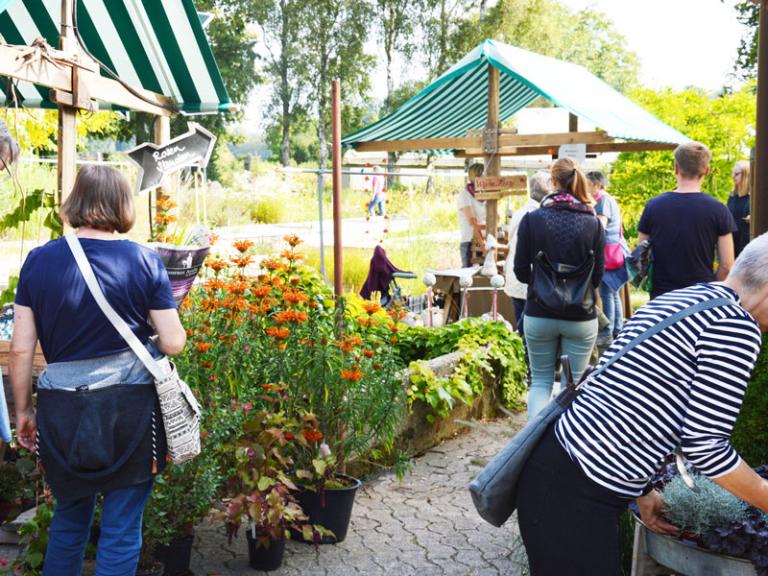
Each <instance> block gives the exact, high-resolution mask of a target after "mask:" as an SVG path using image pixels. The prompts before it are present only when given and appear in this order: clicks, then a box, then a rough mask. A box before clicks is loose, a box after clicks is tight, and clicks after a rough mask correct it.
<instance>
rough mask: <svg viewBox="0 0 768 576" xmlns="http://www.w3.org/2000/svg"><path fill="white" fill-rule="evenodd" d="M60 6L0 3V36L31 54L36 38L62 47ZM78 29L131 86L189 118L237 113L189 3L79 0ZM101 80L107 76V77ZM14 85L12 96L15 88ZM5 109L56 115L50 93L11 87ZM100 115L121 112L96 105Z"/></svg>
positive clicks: (42, 1)
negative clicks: (170, 104) (29, 109)
mask: <svg viewBox="0 0 768 576" xmlns="http://www.w3.org/2000/svg"><path fill="white" fill-rule="evenodd" d="M61 4H62V3H61V0H0V36H2V40H3V41H4V42H5V43H6V44H10V45H17V46H24V45H26V46H30V45H32V44H33V42H34V41H35V40H36V39H37V38H43V39H45V40H46V41H47V42H48V44H49V45H50V46H53V47H58V45H59V34H60V29H61ZM76 6H77V13H76V16H77V29H78V30H79V33H80V36H81V38H82V41H83V44H84V45H85V48H86V49H87V51H88V52H90V53H91V54H92V55H93V56H94V57H95V58H97V59H98V60H100V61H101V62H102V63H103V64H104V65H105V66H106V67H107V68H109V69H110V70H111V71H112V72H114V74H115V75H116V76H117V77H119V78H120V79H121V81H123V82H125V83H126V84H128V85H130V86H132V87H136V88H143V89H145V90H148V91H150V92H153V93H156V94H159V95H163V96H165V97H167V98H169V99H170V100H171V101H172V102H173V103H174V105H175V108H176V109H177V110H178V111H179V112H182V113H186V114H199V113H215V112H219V111H226V110H229V109H230V108H231V107H232V106H233V105H232V103H231V102H230V100H229V96H228V95H227V90H226V88H225V87H224V82H223V81H222V78H221V74H220V72H219V69H218V67H217V65H216V61H215V59H214V57H213V53H212V51H211V48H210V46H209V44H208V40H207V38H206V36H205V32H204V30H203V27H202V25H201V23H200V18H199V17H198V13H197V11H196V10H195V7H194V4H193V3H192V0H163V1H162V2H157V1H147V0H79V1H77V2H76ZM101 74H102V76H108V74H107V73H106V72H105V71H103V70H102V72H101ZM11 85H13V86H14V88H11ZM3 88H4V90H3V91H4V94H2V93H0V105H2V104H3V98H4V99H5V103H7V104H9V105H10V104H11V102H12V99H13V97H14V93H15V97H16V100H17V103H18V104H19V105H21V106H27V107H51V108H55V107H56V104H55V103H53V102H51V101H50V100H49V90H48V88H47V87H44V86H41V85H38V84H34V83H32V82H27V81H24V80H17V81H13V82H11V81H10V80H6V81H5V82H4V85H3ZM99 107H100V108H110V107H118V108H119V107H120V106H118V105H116V104H114V102H109V101H104V100H101V99H99Z"/></svg>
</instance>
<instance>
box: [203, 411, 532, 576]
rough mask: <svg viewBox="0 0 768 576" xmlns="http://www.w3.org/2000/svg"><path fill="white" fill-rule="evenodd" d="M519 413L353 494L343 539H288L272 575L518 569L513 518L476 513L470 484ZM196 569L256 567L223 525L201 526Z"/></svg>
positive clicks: (228, 571)
mask: <svg viewBox="0 0 768 576" xmlns="http://www.w3.org/2000/svg"><path fill="white" fill-rule="evenodd" d="M522 418H523V417H522V416H520V417H516V418H514V419H512V420H508V419H504V420H499V421H495V422H490V423H482V424H479V425H478V427H477V428H473V429H472V430H471V431H470V432H469V433H467V434H464V435H461V436H458V437H457V438H454V439H452V440H449V441H447V442H445V443H443V444H441V445H440V446H437V447H436V448H433V449H432V450H430V451H429V452H427V453H426V454H425V455H424V456H422V457H420V458H418V459H416V460H414V462H413V467H412V469H411V471H410V473H409V474H408V475H407V476H406V477H405V478H404V479H403V480H402V481H398V480H397V478H395V477H394V476H392V475H384V476H382V477H380V478H378V479H375V480H371V481H369V482H366V483H365V484H364V488H363V489H362V490H361V491H360V492H358V494H357V497H356V499H355V507H354V509H353V510H352V523H351V525H350V529H349V533H348V534H347V538H346V540H345V541H344V542H342V543H340V544H336V545H325V546H321V547H320V548H319V550H318V551H317V552H315V549H314V548H313V547H312V546H310V545H307V544H302V543H299V542H289V543H288V545H287V547H286V555H285V561H284V563H283V567H282V568H281V569H280V570H278V571H276V572H272V573H270V574H272V575H274V576H299V575H301V576H336V575H338V576H347V575H349V576H378V575H382V576H383V575H392V576H409V575H416V574H418V575H419V576H438V575H439V576H443V575H446V576H447V575H450V576H496V575H504V576H517V575H520V574H523V570H522V568H521V563H520V560H521V557H522V558H524V556H523V555H522V553H521V551H522V543H521V542H520V540H519V537H518V536H517V533H516V525H515V522H514V521H513V520H510V522H508V523H507V525H505V526H504V527H502V528H494V527H493V526H491V525H489V524H487V523H485V522H484V521H483V520H481V519H480V517H479V516H478V515H477V513H476V512H475V509H474V507H473V505H472V501H471V498H470V496H469V492H468V491H467V485H468V484H469V482H470V480H471V478H473V477H474V476H475V475H476V474H477V473H478V472H479V471H480V470H481V468H482V467H483V466H484V465H485V463H486V462H487V461H488V460H489V459H490V458H491V457H492V456H493V455H495V454H496V452H498V450H499V449H500V448H501V447H502V446H503V445H504V444H505V443H506V442H507V441H508V440H509V438H510V437H511V436H512V435H513V433H514V431H515V430H517V429H518V428H519V427H520V426H521V424H522V422H523V420H522ZM192 571H193V572H194V574H195V575H196V576H214V575H220V576H230V575H234V574H254V575H256V574H266V573H264V572H261V573H257V572H256V571H254V570H251V569H250V568H249V567H248V552H247V548H246V542H245V536H244V535H242V534H241V535H240V537H239V538H238V539H236V540H235V541H233V542H232V544H231V545H228V544H227V541H226V537H225V536H224V530H223V527H222V526H221V525H203V526H199V527H198V528H197V537H196V539H195V549H194V551H193V560H192Z"/></svg>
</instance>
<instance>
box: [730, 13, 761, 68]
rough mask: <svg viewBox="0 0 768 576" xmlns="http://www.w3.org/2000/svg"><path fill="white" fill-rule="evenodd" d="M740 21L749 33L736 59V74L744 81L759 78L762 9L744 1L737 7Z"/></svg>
mask: <svg viewBox="0 0 768 576" xmlns="http://www.w3.org/2000/svg"><path fill="white" fill-rule="evenodd" d="M735 9H736V12H737V16H736V18H737V19H738V21H739V22H740V23H741V24H743V25H744V26H746V27H747V31H746V33H745V34H744V36H743V37H742V39H741V42H740V43H739V51H738V56H737V58H736V72H737V74H738V75H739V76H741V77H742V78H744V79H750V78H755V77H756V76H757V49H758V35H757V31H758V26H759V24H760V7H759V6H758V5H757V4H754V3H753V2H752V1H751V0H742V1H740V2H739V3H738V4H736V6H735Z"/></svg>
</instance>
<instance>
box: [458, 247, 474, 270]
mask: <svg viewBox="0 0 768 576" xmlns="http://www.w3.org/2000/svg"><path fill="white" fill-rule="evenodd" d="M459 252H461V267H462V268H469V267H470V266H472V242H471V241H470V242H462V243H461V244H459Z"/></svg>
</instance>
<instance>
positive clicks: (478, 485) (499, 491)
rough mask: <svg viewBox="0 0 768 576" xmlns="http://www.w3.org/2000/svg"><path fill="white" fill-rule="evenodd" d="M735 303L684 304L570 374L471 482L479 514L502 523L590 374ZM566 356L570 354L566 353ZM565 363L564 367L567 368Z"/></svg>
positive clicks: (723, 301)
mask: <svg viewBox="0 0 768 576" xmlns="http://www.w3.org/2000/svg"><path fill="white" fill-rule="evenodd" d="M728 304H733V301H731V300H728V299H727V298H715V299H713V300H706V301H704V302H699V303H698V304H696V305H694V306H691V307H689V308H685V309H683V310H680V311H679V312H676V313H675V314H672V315H671V316H669V317H667V318H665V319H664V320H662V321H661V322H659V323H658V324H656V325H655V326H652V327H651V328H649V329H648V330H646V331H645V332H642V333H641V334H638V335H637V336H635V337H634V338H633V339H632V340H631V341H629V342H628V343H627V344H625V345H624V347H623V348H621V350H619V351H618V352H616V353H615V354H614V355H613V356H611V358H610V359H609V360H608V361H607V362H606V363H605V364H603V365H602V366H600V367H599V368H597V369H595V370H590V369H589V368H587V370H585V371H584V374H582V376H581V379H580V380H579V382H578V384H576V385H573V383H572V381H571V379H570V378H568V382H569V385H568V386H567V387H566V389H565V390H563V391H562V392H560V394H558V395H557V397H556V398H555V399H554V400H552V401H551V402H550V403H549V404H547V405H546V406H545V407H544V409H543V410H542V411H541V412H539V413H538V414H537V415H536V416H535V417H534V419H533V420H532V421H531V422H529V423H528V424H527V425H526V426H525V428H523V429H522V430H521V431H520V432H518V433H517V435H516V436H515V437H514V438H512V440H511V441H510V442H509V444H507V445H506V446H505V447H504V448H503V449H502V450H501V452H499V453H498V454H497V455H496V456H495V457H494V459H493V460H491V461H490V462H489V463H488V465H487V466H486V467H485V468H483V471H482V472H480V474H478V475H477V478H475V479H474V480H473V481H472V483H471V484H470V485H469V492H470V493H471V494H472V502H473V503H474V505H475V508H477V512H478V514H480V516H481V517H482V518H483V519H484V520H485V521H486V522H488V523H489V524H493V525H494V526H501V525H502V524H504V522H506V521H507V519H508V518H509V517H510V516H511V515H512V513H513V512H514V511H515V509H516V508H517V497H518V494H517V482H518V480H519V478H520V474H521V473H522V471H523V469H524V468H525V463H526V461H527V460H528V457H529V456H530V455H531V453H532V452H533V450H534V448H536V446H537V445H538V443H539V441H540V440H541V438H542V437H543V436H544V433H545V432H546V431H547V429H548V428H549V426H550V425H551V424H552V423H553V422H554V421H555V420H557V419H558V418H559V417H560V416H561V415H562V414H563V412H565V411H566V410H567V409H568V407H569V406H570V405H571V404H573V401H574V400H576V397H577V396H578V395H579V392H580V388H581V385H582V384H583V383H584V382H586V381H587V380H589V379H590V378H592V377H594V376H597V375H598V374H600V373H601V372H602V371H603V370H605V369H606V368H608V366H610V365H611V364H613V363H614V362H615V361H616V360H618V359H619V358H621V357H622V356H624V354H626V353H627V352H628V351H629V350H631V349H632V348H634V347H635V346H637V345H638V344H639V343H640V342H642V341H643V340H645V339H646V338H650V337H651V336H653V335H654V334H657V333H658V332H661V331H662V330H664V328H666V327H667V326H669V325H671V324H674V323H675V322H677V321H678V320H680V319H681V318H684V317H686V316H689V315H691V314H695V313H696V312H700V311H702V310H707V309H709V308H715V307H717V306H726V305H728ZM563 358H567V357H565V356H564V357H563ZM566 364H567V362H566V363H564V364H563V368H564V369H566V370H567V368H566Z"/></svg>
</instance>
